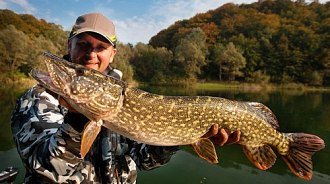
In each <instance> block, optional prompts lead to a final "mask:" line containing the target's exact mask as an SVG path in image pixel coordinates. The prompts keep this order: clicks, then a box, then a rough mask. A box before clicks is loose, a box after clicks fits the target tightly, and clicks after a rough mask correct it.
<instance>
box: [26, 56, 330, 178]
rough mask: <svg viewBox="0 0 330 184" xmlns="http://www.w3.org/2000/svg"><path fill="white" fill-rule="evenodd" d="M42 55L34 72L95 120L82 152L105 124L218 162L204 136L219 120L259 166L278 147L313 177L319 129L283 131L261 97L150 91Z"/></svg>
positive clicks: (303, 174) (294, 167)
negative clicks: (236, 133)
mask: <svg viewBox="0 0 330 184" xmlns="http://www.w3.org/2000/svg"><path fill="white" fill-rule="evenodd" d="M44 56H45V63H46V66H47V71H42V70H40V69H39V70H38V69H34V70H33V71H32V76H33V77H34V78H35V79H36V80H37V81H39V83H40V84H41V85H43V86H44V87H45V88H47V89H49V90H51V91H53V92H55V93H57V94H59V95H61V96H62V97H63V98H64V99H65V100H66V101H67V102H68V103H69V104H70V105H71V106H72V107H73V108H75V109H76V110H77V111H79V112H80V113H82V114H84V115H85V116H86V117H88V118H89V119H90V120H91V122H90V123H89V124H88V125H87V126H86V127H85V130H84V133H83V136H82V147H81V155H82V156H84V155H85V154H86V153H87V152H88V150H89V148H90V146H91V145H92V143H93V141H94V139H95V137H96V136H97V134H98V133H99V131H100V126H102V125H103V126H105V127H107V128H109V129H111V130H113V131H116V132H117V133H119V134H122V135H123V136H125V137H128V138H130V139H133V140H136V141H139V142H143V143H146V144H150V145H158V146H173V145H192V146H193V148H194V150H195V151H196V153H197V154H198V155H199V156H200V157H201V158H203V159H205V160H207V161H208V162H211V163H217V162H218V158H217V154H216V151H215V148H214V145H213V143H212V141H211V140H210V139H208V138H203V137H202V136H203V135H204V134H205V133H207V132H208V131H209V129H210V127H211V126H212V125H214V124H218V125H219V127H220V128H225V129H227V130H229V131H230V132H234V131H237V130H239V131H241V136H240V140H239V142H238V144H240V145H242V148H243V150H244V153H245V155H246V156H247V157H248V159H249V160H250V161H251V162H252V163H253V164H254V165H255V166H256V167H257V168H259V169H262V170H266V169H268V168H270V167H271V166H272V165H273V164H274V163H275V160H276V154H275V153H274V152H273V149H275V150H277V152H278V153H279V154H280V155H281V156H282V158H283V159H284V161H285V163H286V164H287V165H288V167H289V169H290V170H291V171H292V172H293V173H294V174H295V175H297V176H298V177H300V178H302V179H306V180H310V179H311V178H312V160H311V157H312V155H313V154H314V153H315V152H316V151H319V150H321V149H323V148H324V147H325V145H324V141H323V140H322V139H320V138H319V137H317V136H315V135H310V134H305V133H281V132H279V131H278V128H279V126H278V122H277V120H276V117H275V115H274V114H273V113H272V111H271V110H270V109H269V108H267V107H266V106H264V105H262V104H260V103H257V102H238V101H231V100H227V99H224V98H216V97H207V96H162V95H156V94H151V93H148V92H145V91H142V90H140V89H137V88H130V87H127V85H126V83H124V82H123V81H120V80H117V79H114V78H112V77H109V76H106V75H103V74H102V73H100V72H98V71H95V70H92V69H88V68H85V67H84V66H81V65H77V64H74V63H70V62H67V61H65V60H63V59H61V58H59V57H56V56H54V55H52V54H49V53H45V54H44Z"/></svg>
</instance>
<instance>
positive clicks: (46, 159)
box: [11, 86, 82, 183]
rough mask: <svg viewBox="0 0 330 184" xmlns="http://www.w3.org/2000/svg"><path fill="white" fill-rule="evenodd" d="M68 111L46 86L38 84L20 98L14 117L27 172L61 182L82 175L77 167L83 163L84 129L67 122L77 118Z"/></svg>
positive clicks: (14, 127)
mask: <svg viewBox="0 0 330 184" xmlns="http://www.w3.org/2000/svg"><path fill="white" fill-rule="evenodd" d="M65 111H66V109H65V108H61V107H60V106H59V103H58V100H57V99H55V98H54V97H53V96H52V95H50V94H49V93H47V92H46V91H45V89H44V88H42V87H39V86H35V87H33V88H31V89H30V90H29V91H28V92H27V93H25V94H24V95H23V96H22V97H21V98H20V99H18V100H17V104H16V109H15V110H14V112H13V114H12V119H11V120H12V124H11V126H12V133H13V137H14V141H15V142H16V146H17V150H18V152H19V155H20V156H21V158H22V160H23V163H24V165H25V167H26V168H27V172H29V173H31V174H32V175H34V174H37V175H39V176H41V177H43V178H44V179H46V180H49V181H51V182H57V183H61V182H64V181H66V180H67V179H68V178H69V177H71V176H72V175H74V174H79V172H76V170H77V168H78V167H79V164H80V163H81V162H82V158H80V153H79V148H80V139H81V138H80V137H81V132H80V131H77V130H75V129H74V128H73V127H72V126H71V125H70V124H69V123H67V122H69V121H70V120H71V121H72V120H73V119H75V118H73V117H72V114H71V115H70V113H68V115H66V116H64V114H65ZM75 121H79V118H78V119H77V118H76V120H75ZM71 123H72V122H71ZM80 173H81V172H80Z"/></svg>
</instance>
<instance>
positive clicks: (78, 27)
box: [69, 13, 117, 47]
mask: <svg viewBox="0 0 330 184" xmlns="http://www.w3.org/2000/svg"><path fill="white" fill-rule="evenodd" d="M84 32H94V33H97V34H100V35H102V36H103V37H104V38H106V39H107V40H108V41H109V42H110V43H111V45H112V46H114V47H115V46H116V42H117V37H116V33H115V25H114V24H113V22H112V21H111V20H110V19H108V18H107V17H105V16H104V15H102V14H101V13H88V14H85V15H81V16H79V17H78V18H77V20H76V22H75V24H74V25H73V27H72V30H71V32H70V36H69V39H71V38H73V37H74V36H76V35H78V34H80V33H84Z"/></svg>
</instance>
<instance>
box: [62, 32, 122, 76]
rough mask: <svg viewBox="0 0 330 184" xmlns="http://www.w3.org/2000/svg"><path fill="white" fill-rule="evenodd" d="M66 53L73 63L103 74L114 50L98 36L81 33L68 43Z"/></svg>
mask: <svg viewBox="0 0 330 184" xmlns="http://www.w3.org/2000/svg"><path fill="white" fill-rule="evenodd" d="M68 53H69V55H70V58H71V61H72V62H73V63H78V64H81V65H84V66H86V67H88V68H92V69H95V70H98V71H100V72H104V73H105V72H106V69H107V67H108V66H109V64H110V63H112V61H113V58H114V56H115V54H116V49H115V48H114V47H113V46H112V45H111V44H110V43H109V42H108V41H107V40H106V39H105V38H104V37H103V36H101V35H99V34H96V33H81V34H79V35H77V36H75V37H73V38H72V39H71V40H70V41H69V43H68Z"/></svg>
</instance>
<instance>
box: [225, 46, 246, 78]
mask: <svg viewBox="0 0 330 184" xmlns="http://www.w3.org/2000/svg"><path fill="white" fill-rule="evenodd" d="M220 55H221V57H220V61H219V66H220V67H219V70H220V72H219V73H221V74H223V75H225V76H227V77H228V80H230V81H233V80H235V77H238V76H242V74H243V73H242V72H241V71H240V70H241V69H242V68H244V67H245V65H246V61H245V58H244V57H243V56H242V54H241V53H240V52H239V51H238V50H237V49H236V47H235V45H234V44H233V43H232V42H229V44H228V45H227V46H226V48H225V49H224V50H223V52H222V53H220Z"/></svg>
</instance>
